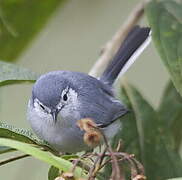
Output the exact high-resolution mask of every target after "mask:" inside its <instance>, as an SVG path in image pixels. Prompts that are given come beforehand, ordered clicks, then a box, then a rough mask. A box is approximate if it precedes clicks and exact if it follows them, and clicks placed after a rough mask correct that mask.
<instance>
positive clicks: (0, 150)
mask: <svg viewBox="0 0 182 180" xmlns="http://www.w3.org/2000/svg"><path fill="white" fill-rule="evenodd" d="M12 151H15V149H13V148H10V147H6V146H0V154H3V153H7V152H12Z"/></svg>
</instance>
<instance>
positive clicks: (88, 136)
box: [83, 130, 102, 147]
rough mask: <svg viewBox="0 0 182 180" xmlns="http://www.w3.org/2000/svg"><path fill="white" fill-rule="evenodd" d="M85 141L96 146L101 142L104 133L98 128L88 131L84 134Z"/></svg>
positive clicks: (91, 145)
mask: <svg viewBox="0 0 182 180" xmlns="http://www.w3.org/2000/svg"><path fill="white" fill-rule="evenodd" d="M83 139H84V142H85V143H86V144H87V145H88V146H90V147H96V146H98V145H99V144H100V143H101V140H102V134H101V133H100V132H99V131H97V130H92V131H88V132H86V133H85V134H84V136H83Z"/></svg>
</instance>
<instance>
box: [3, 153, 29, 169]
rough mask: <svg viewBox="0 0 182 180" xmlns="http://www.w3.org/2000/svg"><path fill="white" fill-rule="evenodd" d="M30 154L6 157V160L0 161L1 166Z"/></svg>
mask: <svg viewBox="0 0 182 180" xmlns="http://www.w3.org/2000/svg"><path fill="white" fill-rule="evenodd" d="M29 156H30V155H29V154H24V155H21V156H16V157H13V158H10V159H6V160H3V161H1V162H0V166H2V165H4V164H7V163H10V162H12V161H16V160H19V159H23V158H25V157H29Z"/></svg>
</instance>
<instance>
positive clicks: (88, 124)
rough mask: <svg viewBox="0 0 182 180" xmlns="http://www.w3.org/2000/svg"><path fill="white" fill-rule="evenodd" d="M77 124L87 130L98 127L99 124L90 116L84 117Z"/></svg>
mask: <svg viewBox="0 0 182 180" xmlns="http://www.w3.org/2000/svg"><path fill="white" fill-rule="evenodd" d="M77 125H78V127H79V128H80V129H82V130H84V131H85V132H88V131H90V130H93V129H95V128H97V125H96V124H95V122H94V121H93V120H92V119H90V118H84V119H80V120H78V121H77Z"/></svg>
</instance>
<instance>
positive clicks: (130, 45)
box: [100, 26, 151, 85]
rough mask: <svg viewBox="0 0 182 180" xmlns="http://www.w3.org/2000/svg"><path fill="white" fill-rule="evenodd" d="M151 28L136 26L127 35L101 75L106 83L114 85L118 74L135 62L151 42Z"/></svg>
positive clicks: (101, 78)
mask: <svg viewBox="0 0 182 180" xmlns="http://www.w3.org/2000/svg"><path fill="white" fill-rule="evenodd" d="M150 39H151V37H150V28H148V27H145V28H141V27H139V26H135V27H134V28H133V29H132V30H131V31H130V32H129V33H128V35H127V37H126V38H125V40H124V42H123V43H122V45H121V47H120V48H119V50H118V51H117V53H116V55H115V56H114V58H113V60H112V61H111V63H110V64H109V65H108V66H107V68H106V69H105V71H104V72H103V74H102V75H101V77H100V80H101V81H103V82H104V83H107V84H109V85H112V84H113V83H114V81H115V80H116V78H117V77H118V75H119V74H120V73H121V74H123V73H124V72H126V70H127V69H128V68H129V67H130V66H131V65H132V64H133V62H134V61H135V60H136V58H137V57H138V56H139V55H140V54H141V53H142V51H143V50H144V49H145V47H147V45H148V44H149V42H150Z"/></svg>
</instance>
